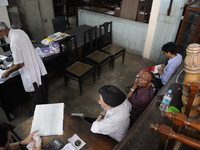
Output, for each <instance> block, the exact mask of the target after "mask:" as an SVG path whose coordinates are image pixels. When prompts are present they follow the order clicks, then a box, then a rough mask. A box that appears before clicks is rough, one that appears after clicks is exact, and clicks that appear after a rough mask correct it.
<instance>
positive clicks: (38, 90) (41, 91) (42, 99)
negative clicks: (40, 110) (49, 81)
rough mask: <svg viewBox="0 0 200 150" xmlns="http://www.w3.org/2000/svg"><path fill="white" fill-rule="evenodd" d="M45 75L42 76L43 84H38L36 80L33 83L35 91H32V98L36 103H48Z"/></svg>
mask: <svg viewBox="0 0 200 150" xmlns="http://www.w3.org/2000/svg"><path fill="white" fill-rule="evenodd" d="M44 78H45V77H43V76H42V77H41V81H42V84H41V85H39V86H38V85H37V83H36V82H34V83H33V86H34V89H35V91H33V92H30V93H29V94H30V95H31V99H32V101H33V103H34V104H35V105H37V104H48V102H49V101H48V95H47V92H46V88H45V79H44Z"/></svg>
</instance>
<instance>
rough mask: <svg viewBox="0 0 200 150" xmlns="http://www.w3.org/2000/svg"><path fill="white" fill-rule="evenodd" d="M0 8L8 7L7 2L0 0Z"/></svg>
mask: <svg viewBox="0 0 200 150" xmlns="http://www.w3.org/2000/svg"><path fill="white" fill-rule="evenodd" d="M1 6H8V0H0V7H1Z"/></svg>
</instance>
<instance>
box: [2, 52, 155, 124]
mask: <svg viewBox="0 0 200 150" xmlns="http://www.w3.org/2000/svg"><path fill="white" fill-rule="evenodd" d="M121 58H122V57H119V58H117V59H116V61H115V68H114V70H111V71H110V70H109V66H108V64H107V65H105V66H103V68H102V73H101V76H100V79H99V80H96V82H95V84H93V79H92V75H91V76H90V77H88V78H87V79H86V80H84V82H83V95H80V94H79V85H78V82H76V81H74V80H69V82H68V84H67V86H65V85H64V78H60V79H58V80H56V81H55V82H54V83H52V84H51V85H50V87H49V102H50V103H58V102H64V103H65V107H66V108H67V109H70V110H71V112H76V113H84V115H85V116H91V117H96V116H97V114H98V113H99V112H101V111H102V109H101V107H100V105H99V104H98V100H99V94H98V89H99V88H100V87H101V86H104V85H107V84H112V85H115V86H117V87H119V88H120V89H121V90H122V91H123V92H125V86H126V85H130V84H132V83H133V81H134V78H135V76H136V74H137V73H138V72H139V71H140V70H142V69H144V68H147V67H150V66H153V65H156V63H155V62H152V61H150V60H148V59H145V58H142V57H141V56H138V55H134V54H131V53H129V52H126V54H125V62H124V64H122V63H121V62H122V60H121ZM33 108H34V106H33V103H32V101H31V100H26V101H24V102H23V103H22V104H20V105H19V106H17V107H16V108H15V109H13V110H12V111H11V114H12V115H14V116H15V117H14V119H13V120H12V121H11V122H9V121H8V120H7V119H6V117H5V114H4V112H3V110H2V109H1V108H0V121H1V122H7V123H10V124H13V125H15V126H17V125H19V124H21V123H22V122H23V121H25V120H27V119H28V117H27V116H26V113H27V112H29V111H30V110H32V109H33Z"/></svg>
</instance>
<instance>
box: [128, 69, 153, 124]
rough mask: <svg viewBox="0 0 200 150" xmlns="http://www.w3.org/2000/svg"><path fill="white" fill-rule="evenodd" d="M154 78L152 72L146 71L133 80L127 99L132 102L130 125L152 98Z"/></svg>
mask: <svg viewBox="0 0 200 150" xmlns="http://www.w3.org/2000/svg"><path fill="white" fill-rule="evenodd" d="M154 80H155V76H154V74H153V73H152V72H150V71H146V72H144V73H143V74H142V75H140V76H139V78H137V79H136V80H135V83H134V85H133V86H132V88H131V89H130V92H129V93H128V95H127V99H128V100H129V102H130V103H131V104H132V111H131V125H132V124H133V123H134V122H135V121H136V120H137V118H138V117H139V116H140V115H141V114H142V112H143V111H144V110H145V108H146V107H147V106H148V105H149V103H150V102H151V100H152V99H153V98H154V91H153V87H152V85H153V82H154Z"/></svg>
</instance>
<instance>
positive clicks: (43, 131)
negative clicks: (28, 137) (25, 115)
mask: <svg viewBox="0 0 200 150" xmlns="http://www.w3.org/2000/svg"><path fill="white" fill-rule="evenodd" d="M36 130H39V131H38V132H37V135H39V136H45V135H49V136H50V135H63V118H52V119H36V120H35V119H33V122H32V126H31V132H30V133H32V132H33V131H36Z"/></svg>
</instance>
